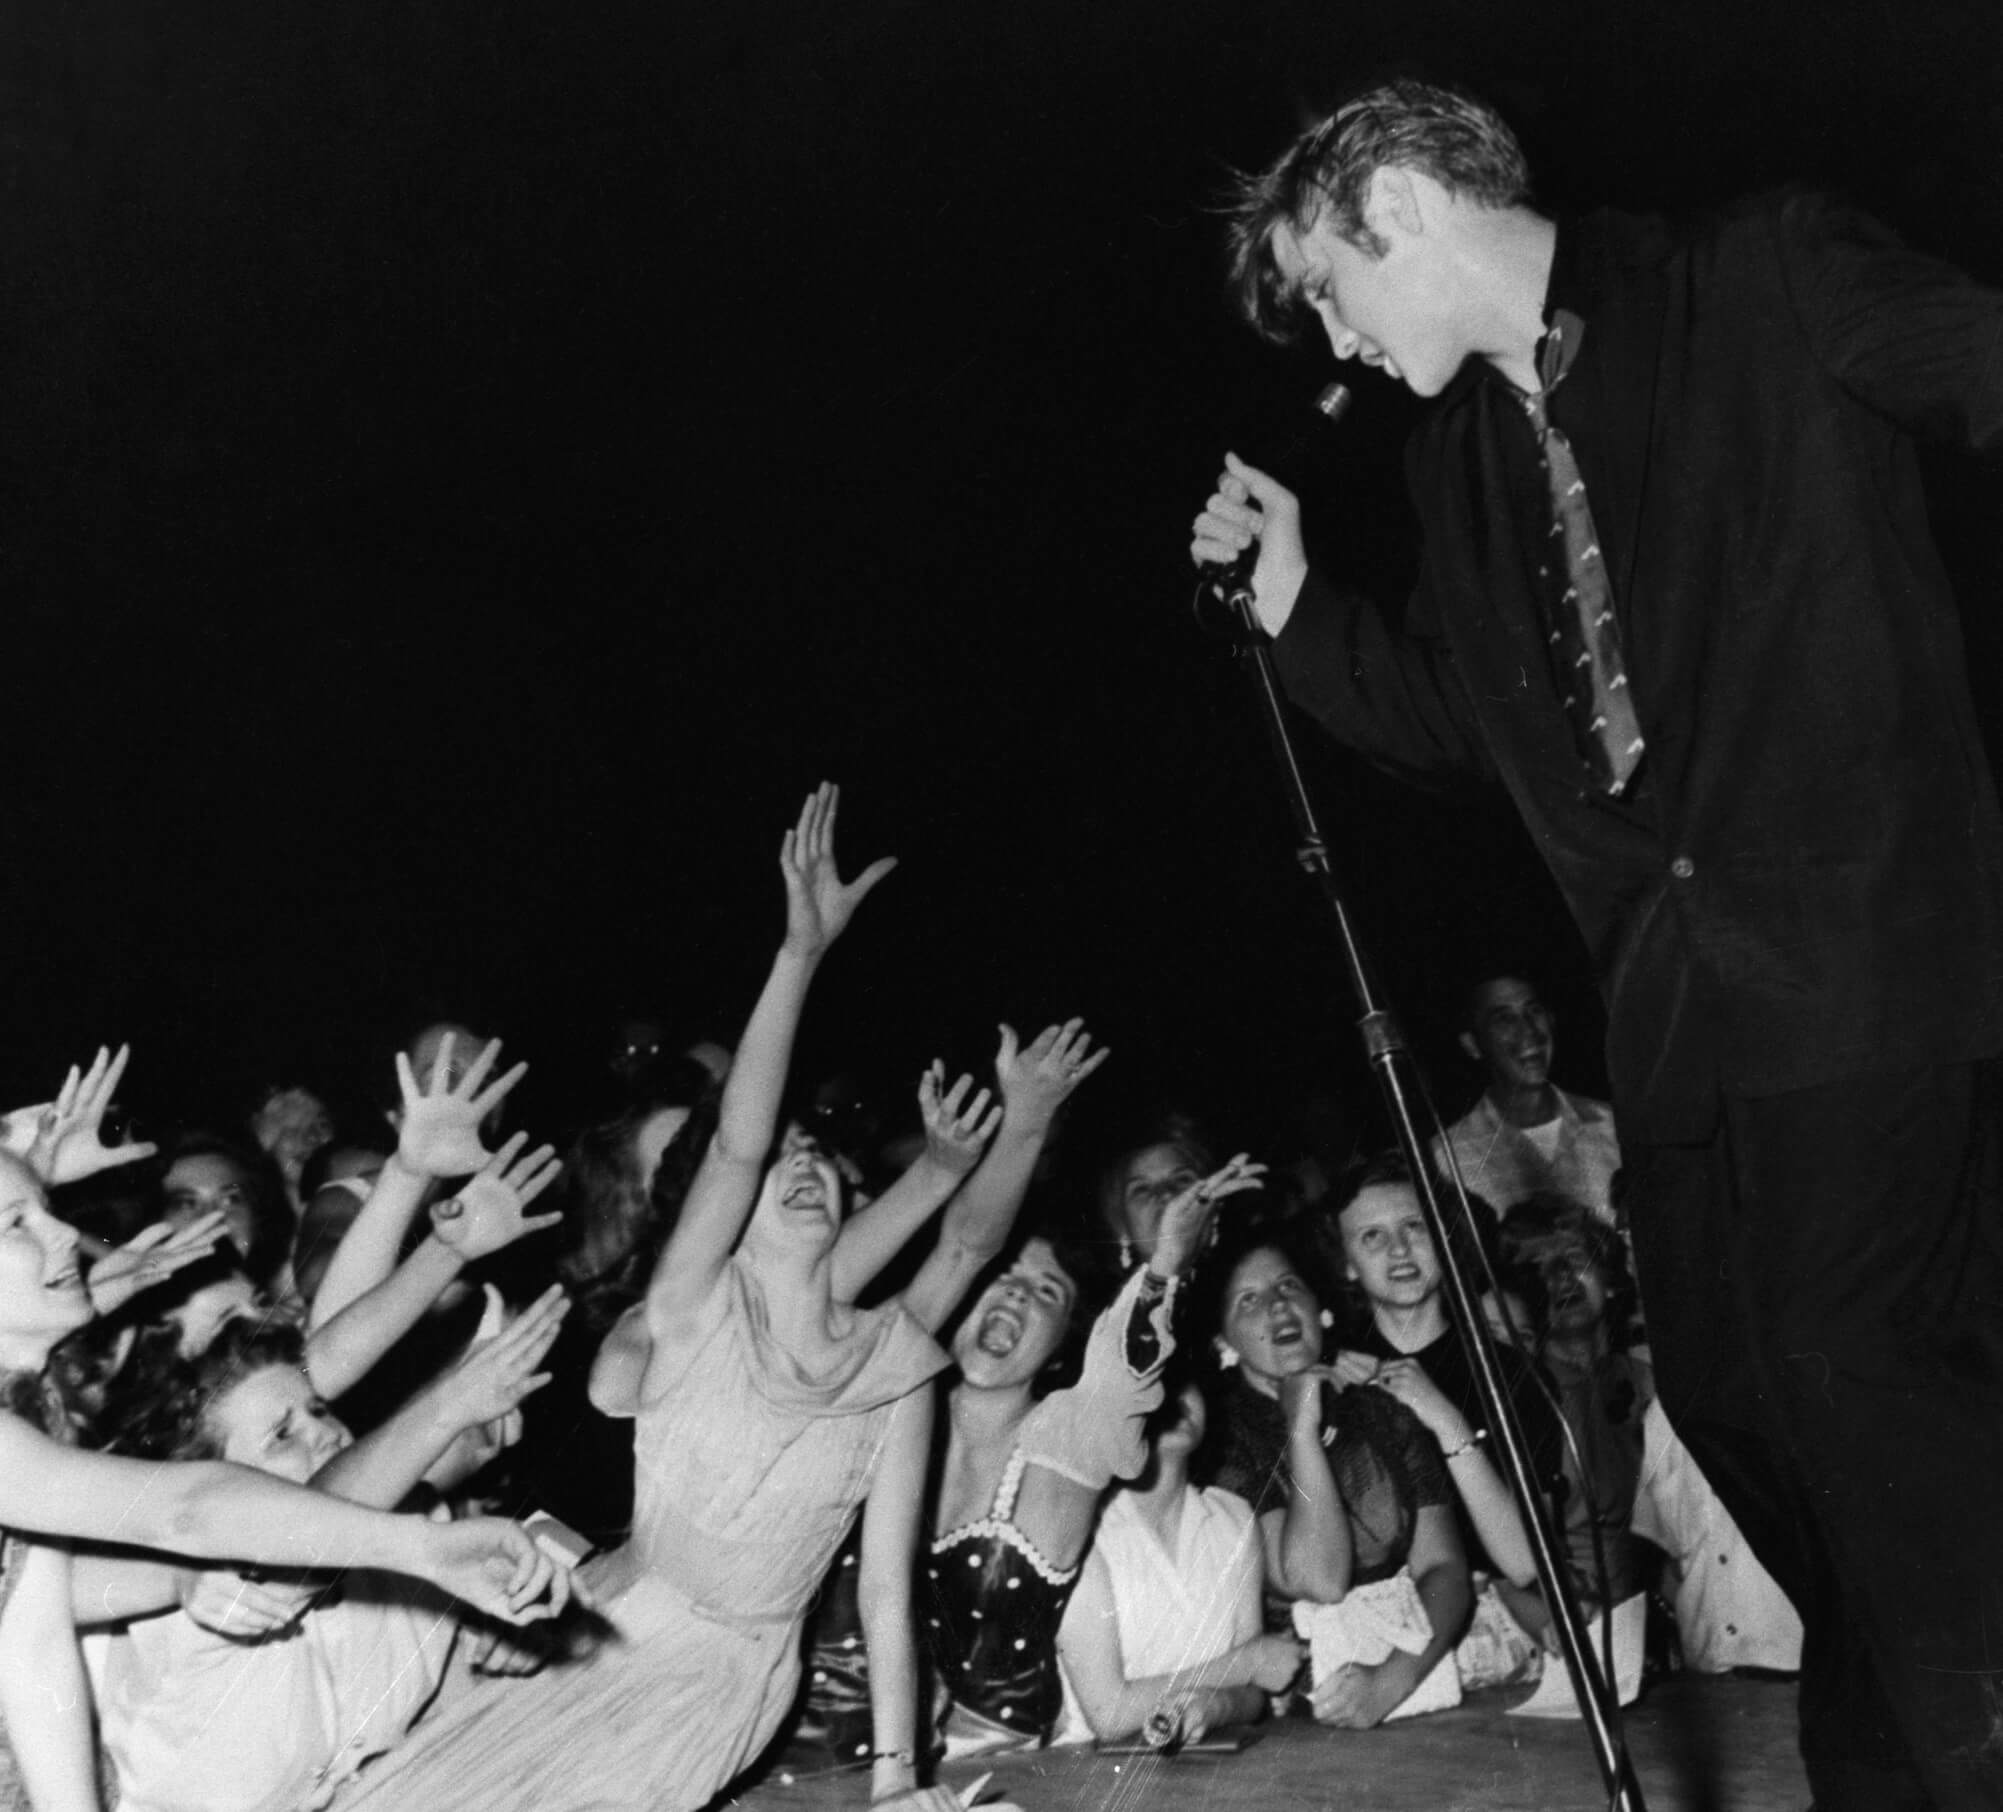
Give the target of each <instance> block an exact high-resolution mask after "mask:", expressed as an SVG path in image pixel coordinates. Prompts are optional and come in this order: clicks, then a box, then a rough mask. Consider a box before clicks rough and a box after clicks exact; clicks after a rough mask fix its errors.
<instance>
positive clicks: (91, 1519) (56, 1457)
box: [0, 1415, 569, 1621]
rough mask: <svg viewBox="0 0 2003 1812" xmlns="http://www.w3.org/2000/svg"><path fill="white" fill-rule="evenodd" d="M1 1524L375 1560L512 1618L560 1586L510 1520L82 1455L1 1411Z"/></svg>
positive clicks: (558, 1593)
mask: <svg viewBox="0 0 2003 1812" xmlns="http://www.w3.org/2000/svg"><path fill="white" fill-rule="evenodd" d="M0 1528H7V1529H19V1530H25V1531H28V1532H30V1533H32V1534H37V1535H47V1536H51V1537H55V1538H57V1539H63V1538H75V1539H77V1540H83V1541H98V1542H110V1543H116V1544H120V1545H125V1546H133V1547H142V1548H156V1549H162V1550H164V1551H165V1552H167V1553H170V1554H187V1555H194V1556H198V1557H200V1558H204V1559H210V1560H236V1561H251V1562H254V1563H256V1564H258V1565H260V1566H275V1567H350V1566H366V1567H377V1568H380V1569H381V1570H383V1571H384V1572H390V1573H405V1574H409V1575H410V1576H412V1577H414V1578H418V1579H428V1580H430V1581H432V1583H434V1584H435V1585H438V1586H439V1587H441V1588H442V1589H443V1590H445V1591H447V1592H450V1593H452V1594H454V1595H455V1596H457V1597H460V1598H464V1599H466V1600H467V1601H468V1602H469V1603H472V1604H476V1605H478V1606H479V1607H480V1608H481V1609H483V1610H486V1611H489V1612H491V1613H493V1614H495V1615H499V1616H504V1617H507V1618H509V1619H510V1620H511V1621H520V1620H522V1619H523V1618H525V1617H531V1616H544V1615H548V1614H549V1613H550V1611H551V1610H553V1609H558V1608H561V1605H562V1603H563V1602H564V1601H566V1600H567V1598H568V1595H569V1591H568V1582H567V1580H566V1579H565V1578H564V1577H563V1576H562V1575H560V1574H556V1573H554V1572H553V1569H552V1568H551V1566H550V1563H549V1561H548V1559H547V1558H546V1557H545V1556H544V1555H543V1554H542V1552H541V1550H540V1549H538V1548H537V1547H536V1545H535V1543H534V1542H533V1541H531V1540H530V1539H529V1537H528V1536H527V1535H525V1534H524V1533H523V1532H522V1531H521V1530H520V1529H519V1528H517V1527H516V1526H515V1525H514V1524H513V1523H508V1522H500V1521H496V1520H495V1519H493V1518H488V1517H482V1518H477V1519H475V1520H473V1521H470V1522H463V1523H443V1524H439V1523H427V1522H425V1521H424V1520H423V1519H422V1518H420V1517H412V1516H384V1515H382V1514H380V1513H379V1512H377V1511H373V1510H363V1509H360V1508H358V1507H357V1506H356V1505H354V1504H346V1503H342V1502H341V1501H340V1500H338V1499H336V1498H330V1497H325V1496H322V1495H321V1494H320V1493H318V1492H313V1491H307V1490H304V1489H303V1488H301V1487H300V1486H297V1485H292V1484H288V1483H287V1482H286V1481H285V1480H283V1479H279V1478H274V1477H272V1476H270V1475H269V1474H267V1473H262V1472H255V1471H252V1470H251V1469H250V1468H249V1467H245V1466H230V1465H225V1464H222V1463H220V1462H214V1461H193V1462H182V1461H166V1462H162V1461H149V1460H127V1459H121V1458H118V1457H116V1456H114V1455H111V1454H103V1453H87V1452H84V1451H82V1450H80V1449H78V1448H74V1447H65V1446H63V1445H62V1444H61V1443H60V1442H57V1441H52V1440H50V1439H49V1437H48V1436H47V1435H45V1434H42V1433H40V1432H39V1431H38V1430H36V1429H33V1428H30V1427H29V1426H28V1424H27V1423H25V1422H23V1421H22V1420H20V1418H19V1417H17V1416H11V1415H0ZM545 1593H552V1597H551V1602H550V1604H549V1605H548V1606H546V1607H544V1606H539V1604H538V1601H539V1600H540V1599H542V1598H543V1596H544V1594H545Z"/></svg>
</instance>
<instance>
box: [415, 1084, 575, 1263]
mask: <svg viewBox="0 0 2003 1812" xmlns="http://www.w3.org/2000/svg"><path fill="white" fill-rule="evenodd" d="M487 1048H488V1049H489V1050H490V1051H491V1050H492V1049H493V1048H494V1047H493V1046H492V1045H489V1046H488V1047H487ZM528 1142H529V1136H528V1134H527V1133H516V1134H515V1136H514V1137H513V1138H512V1139H510V1140H509V1141H508V1142H507V1143H506V1144H505V1145H503V1146H502V1147H501V1149H500V1150H499V1151H497V1152H496V1153H495V1154H494V1155H493V1156H492V1157H491V1158H489V1157H487V1156H486V1154H485V1153H481V1154H480V1155H481V1157H482V1158H483V1160H484V1162H483V1163H482V1164H481V1166H480V1168H479V1172H478V1174H477V1175H475V1176H472V1177H469V1178H467V1180H466V1184H465V1187H464V1188H462V1189H461V1190H460V1191H459V1193H458V1194H457V1195H455V1196H452V1197H450V1198H448V1199H447V1200H445V1201H442V1202H436V1203H434V1204H433V1205H432V1209H431V1232H432V1236H433V1238H435V1239H437V1240H438V1241H439V1242H440V1243H441V1244H442V1245H445V1246H449V1247H450V1248H451V1249H452V1251H453V1253H454V1254H455V1255H456V1256H457V1257H458V1258H459V1259H460V1260H461V1261H462V1262H464V1263H466V1264H471V1263H472V1262H473V1261H474V1260H475V1259H476V1258H485V1257H487V1256H488V1255H489V1254H490V1253H494V1252H498V1251H500V1250H501V1248H502V1247H503V1246H511V1245H513V1244H514V1243H515V1241H516V1240H518V1239H524V1238H526V1237H527V1236H528V1235H529V1234H531V1233H539V1232H541V1230H542V1229H543V1228H545V1227H554V1226H555V1225H556V1224H557V1222H558V1221H560V1220H562V1219H563V1215H562V1214H561V1213H560V1212H557V1213H550V1214H528V1213H526V1212H524V1211H525V1210H526V1209H527V1207H528V1205H529V1204H530V1203H531V1202H533V1201H534V1200H535V1199H536V1197H537V1196H539V1195H541V1194H542V1192H543V1191H544V1190H545V1189H547V1188H548V1187H549V1186H550V1184H552V1183H553V1182H555V1181H556V1178H557V1173H558V1172H559V1171H560V1170H562V1168H563V1166H562V1165H561V1164H560V1163H559V1162H558V1161H557V1156H556V1147H555V1146H554V1145H538V1146H537V1147H536V1148H535V1150H534V1151H532V1152H529V1153H528V1154H527V1155H526V1156H524V1155H523V1154H522V1147H523V1146H525V1145H526V1144H527V1143H528ZM477 1148H478V1147H477V1141H476V1142H475V1149H476V1150H477Z"/></svg>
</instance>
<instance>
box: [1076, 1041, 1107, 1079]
mask: <svg viewBox="0 0 2003 1812" xmlns="http://www.w3.org/2000/svg"><path fill="white" fill-rule="evenodd" d="M1112 1054H1113V1053H1112V1051H1111V1049H1110V1048H1109V1047H1107V1046H1106V1045H1103V1044H1102V1045H1101V1046H1100V1047H1099V1048H1098V1049H1097V1050H1096V1051H1094V1052H1093V1053H1092V1055H1091V1056H1089V1057H1087V1058H1086V1059H1085V1060H1084V1061H1083V1062H1082V1063H1080V1064H1079V1065H1078V1067H1077V1068H1076V1069H1075V1070H1073V1071H1072V1072H1071V1080H1072V1082H1073V1083H1074V1084H1075V1083H1079V1082H1083V1081H1084V1080H1085V1078H1086V1077H1087V1076H1089V1075H1091V1073H1092V1072H1093V1071H1094V1070H1096V1069H1097V1068H1098V1067H1099V1066H1100V1065H1101V1064H1102V1063H1104V1062H1105V1061H1106V1059H1107V1058H1108V1057H1110V1056H1112Z"/></svg>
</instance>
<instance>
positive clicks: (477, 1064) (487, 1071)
mask: <svg viewBox="0 0 2003 1812" xmlns="http://www.w3.org/2000/svg"><path fill="white" fill-rule="evenodd" d="M500 1061H501V1041H500V1040H499V1039H498V1038H490V1039H488V1040H487V1042H486V1043H485V1044H484V1045H482V1046H481V1047H480V1053H479V1055H478V1056H476V1057H475V1058H474V1059H473V1061H472V1062H471V1063H470V1064H468V1065H467V1066H466V1073H465V1075H463V1076H461V1077H460V1078H459V1081H458V1084H457V1086H456V1087H455V1088H454V1089H453V1091H452V1092H453V1093H454V1094H456V1095H473V1094H477V1093H478V1092H479V1089H480V1084H481V1083H483V1082H485V1081H486V1080H487V1078H488V1076H489V1075H491V1074H492V1073H493V1068H494V1065H495V1064H497V1063H499V1062H500Z"/></svg>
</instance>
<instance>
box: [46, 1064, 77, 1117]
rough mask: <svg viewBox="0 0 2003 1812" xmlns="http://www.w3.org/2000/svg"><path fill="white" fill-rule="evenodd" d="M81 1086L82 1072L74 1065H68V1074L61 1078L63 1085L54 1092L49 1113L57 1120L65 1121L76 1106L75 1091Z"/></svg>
mask: <svg viewBox="0 0 2003 1812" xmlns="http://www.w3.org/2000/svg"><path fill="white" fill-rule="evenodd" d="M82 1086H83V1072H82V1071H81V1070H79V1069H78V1068H77V1066H76V1065H75V1064H71V1065H70V1073H69V1074H68V1075H67V1076H65V1077H64V1078H63V1085H62V1087H61V1088H59V1089H57V1090H56V1098H55V1101H54V1102H53V1104H52V1105H51V1109H50V1111H51V1112H52V1113H53V1114H54V1116H55V1117H56V1118H57V1119H67V1118H68V1117H69V1114H70V1112H71V1110H72V1109H73V1108H74V1107H75V1106H76V1099H77V1091H78V1090H79V1089H80V1088H82Z"/></svg>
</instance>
